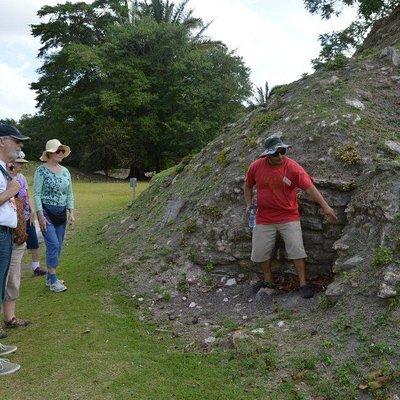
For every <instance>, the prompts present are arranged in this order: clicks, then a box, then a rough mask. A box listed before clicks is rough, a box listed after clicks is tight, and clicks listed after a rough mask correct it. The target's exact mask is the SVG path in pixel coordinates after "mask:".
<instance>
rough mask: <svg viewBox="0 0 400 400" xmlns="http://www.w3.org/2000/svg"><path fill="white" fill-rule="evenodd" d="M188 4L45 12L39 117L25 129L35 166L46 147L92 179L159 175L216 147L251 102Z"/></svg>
mask: <svg viewBox="0 0 400 400" xmlns="http://www.w3.org/2000/svg"><path fill="white" fill-rule="evenodd" d="M187 3H188V1H187V0H186V1H184V2H182V3H180V4H178V5H175V4H174V3H170V2H169V1H168V0H167V1H165V0H151V1H132V2H130V1H128V0H95V1H94V2H92V3H91V4H88V3H85V2H80V3H75V4H72V3H70V2H67V3H65V4H58V5H56V6H44V7H43V8H41V9H40V10H39V12H38V15H39V16H40V17H41V18H43V20H44V21H45V22H43V23H39V24H37V25H33V26H32V34H33V36H35V37H38V38H40V41H41V44H42V46H41V48H40V50H39V57H40V58H41V60H42V65H41V67H40V69H39V79H38V81H37V82H34V83H32V84H31V87H32V89H34V90H35V91H36V93H37V97H36V99H37V105H38V108H39V112H38V113H37V114H36V115H34V116H23V117H22V118H21V120H20V121H19V127H20V128H21V130H23V131H24V133H26V134H27V135H30V136H31V137H32V139H33V140H32V142H31V145H30V146H27V147H26V150H27V153H28V156H29V157H31V158H36V157H37V155H38V154H40V152H41V151H42V149H43V146H44V143H45V141H46V140H47V139H50V138H58V139H60V140H61V141H62V142H65V143H67V144H68V145H70V146H71V147H72V153H71V157H70V162H71V163H72V164H74V165H76V166H79V167H81V168H84V169H86V170H97V169H102V170H104V171H106V172H108V171H109V170H110V169H111V168H114V167H129V168H130V169H131V175H135V176H138V177H142V176H143V172H144V171H147V170H154V169H155V170H161V169H163V168H166V167H168V166H170V165H172V164H175V163H177V162H178V161H179V160H180V159H181V158H182V157H183V156H185V155H187V154H190V153H192V152H195V151H197V150H198V149H200V148H201V147H202V146H204V145H205V144H206V143H207V142H209V141H210V140H212V139H213V138H214V137H215V136H216V134H217V133H218V132H219V130H220V129H221V127H222V126H223V125H225V124H227V123H230V122H232V121H234V120H236V119H237V118H238V116H239V115H240V114H241V113H242V112H243V110H244V106H243V103H244V101H245V99H247V98H248V97H249V95H250V94H251V83H250V81H249V70H248V68H247V67H246V66H245V65H244V63H243V60H242V59H241V58H240V57H238V56H237V55H236V54H235V53H234V52H232V51H229V50H228V49H227V47H226V46H225V45H224V44H223V43H221V42H216V41H211V40H210V39H209V38H207V37H206V36H205V35H204V32H205V30H206V29H207V27H208V25H207V24H205V23H204V22H203V21H202V20H201V19H200V18H195V17H193V10H190V9H188V8H187Z"/></svg>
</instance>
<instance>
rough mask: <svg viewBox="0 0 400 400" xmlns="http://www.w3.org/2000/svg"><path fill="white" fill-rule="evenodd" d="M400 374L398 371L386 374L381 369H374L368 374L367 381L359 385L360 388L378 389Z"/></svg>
mask: <svg viewBox="0 0 400 400" xmlns="http://www.w3.org/2000/svg"><path fill="white" fill-rule="evenodd" d="M399 376H400V374H399V373H398V372H392V373H390V374H388V375H384V373H383V372H382V371H381V370H378V371H372V372H370V373H369V374H368V375H367V383H361V384H360V385H359V386H358V387H359V389H360V390H367V389H371V390H377V389H380V388H382V387H383V386H384V385H385V384H386V383H388V382H390V381H391V380H393V379H395V378H397V377H399Z"/></svg>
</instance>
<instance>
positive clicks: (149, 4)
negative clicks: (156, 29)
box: [128, 0, 211, 44]
mask: <svg viewBox="0 0 400 400" xmlns="http://www.w3.org/2000/svg"><path fill="white" fill-rule="evenodd" d="M128 1H130V3H131V4H130V14H131V21H132V22H133V23H134V21H135V20H140V19H143V18H152V19H154V20H155V21H157V22H159V23H161V22H167V23H172V24H178V25H183V26H184V27H186V28H187V30H188V31H189V32H190V33H192V32H193V31H196V32H195V33H194V34H193V40H195V41H199V42H200V43H202V44H204V43H211V41H210V40H209V39H205V38H203V37H202V35H203V33H204V31H205V30H206V29H207V28H208V27H209V26H210V24H211V22H210V23H207V24H205V23H204V21H203V20H202V19H201V18H196V17H194V16H193V9H187V5H188V3H189V0H183V1H182V2H181V3H179V4H177V5H175V3H173V2H170V0H141V1H138V0H128Z"/></svg>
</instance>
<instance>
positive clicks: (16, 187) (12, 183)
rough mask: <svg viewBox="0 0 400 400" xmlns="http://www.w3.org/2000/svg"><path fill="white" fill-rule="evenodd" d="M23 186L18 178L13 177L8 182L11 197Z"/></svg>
mask: <svg viewBox="0 0 400 400" xmlns="http://www.w3.org/2000/svg"><path fill="white" fill-rule="evenodd" d="M20 188H21V186H20V184H19V183H18V181H17V179H16V178H12V179H11V181H9V182H8V185H7V190H8V192H9V193H10V197H13V196H15V195H16V194H17V193H18V192H19V189H20Z"/></svg>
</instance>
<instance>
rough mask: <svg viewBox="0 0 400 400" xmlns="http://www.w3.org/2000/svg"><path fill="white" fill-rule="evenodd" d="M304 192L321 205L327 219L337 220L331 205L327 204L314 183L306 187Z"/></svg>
mask: <svg viewBox="0 0 400 400" xmlns="http://www.w3.org/2000/svg"><path fill="white" fill-rule="evenodd" d="M305 192H306V193H307V194H308V195H309V196H310V197H311V199H312V200H314V201H315V202H316V203H318V204H319V205H320V206H321V208H322V211H323V212H324V214H325V216H326V217H327V218H328V219H329V221H332V222H337V221H338V217H337V215H336V214H335V211H333V209H332V207H330V206H329V204H328V203H327V202H326V200H325V199H324V197H323V196H322V194H321V193H320V192H319V190H318V189H317V188H316V187H315V186H314V185H312V186H311V187H310V188H308V189H307V190H306V191H305Z"/></svg>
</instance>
